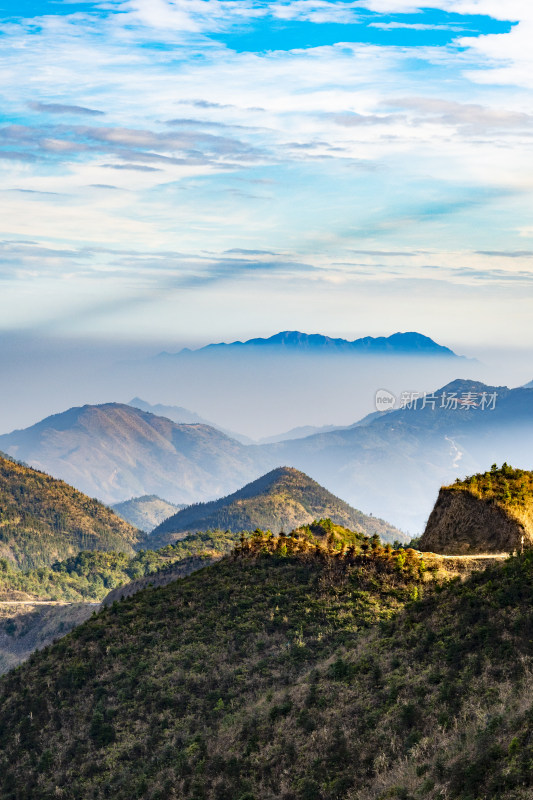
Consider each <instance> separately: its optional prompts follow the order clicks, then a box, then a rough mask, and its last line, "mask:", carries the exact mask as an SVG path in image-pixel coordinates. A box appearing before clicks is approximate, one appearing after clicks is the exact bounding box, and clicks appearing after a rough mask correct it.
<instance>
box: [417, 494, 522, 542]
mask: <svg viewBox="0 0 533 800" xmlns="http://www.w3.org/2000/svg"><path fill="white" fill-rule="evenodd" d="M528 523H529V524H528ZM522 537H524V544H525V545H526V546H528V545H529V546H533V525H531V523H530V521H529V514H526V513H525V512H524V510H523V509H520V510H517V511H510V510H509V509H507V508H505V507H503V506H502V505H500V504H498V503H495V502H494V501H493V500H491V499H486V498H479V497H475V496H474V495H473V494H470V493H469V492H467V491H464V489H462V488H455V487H446V488H443V489H441V490H440V492H439V496H438V499H437V502H436V503H435V507H434V508H433V511H432V512H431V514H430V517H429V519H428V522H427V525H426V529H425V531H424V534H423V535H422V537H421V539H420V542H419V544H418V547H419V549H420V550H424V551H432V552H435V553H448V554H454V555H469V554H472V553H510V552H513V551H515V550H520V549H521V547H522Z"/></svg>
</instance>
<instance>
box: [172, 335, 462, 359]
mask: <svg viewBox="0 0 533 800" xmlns="http://www.w3.org/2000/svg"><path fill="white" fill-rule="evenodd" d="M259 348H261V349H268V350H280V351H282V350H289V351H294V350H296V351H300V352H305V351H307V352H315V353H316V352H328V353H352V354H355V355H401V356H405V355H416V356H431V357H434V356H439V357H445V358H462V356H457V355H456V354H455V353H454V352H453V350H450V348H448V347H444V346H443V345H439V344H437V343H436V342H434V341H433V339H430V338H429V337H428V336H424V335H423V334H421V333H416V332H409V333H394V334H392V336H377V337H373V336H365V337H363V338H361V339H355V340H354V341H349V340H347V339H334V338H331V337H330V336H324V335H322V334H319V333H311V334H309V333H301V332H300V331H281V332H280V333H276V334H274V335H273V336H270V337H268V338H267V339H261V338H259V339H248V340H247V341H245V342H240V341H236V342H230V343H226V342H219V343H216V344H208V345H206V346H205V347H201V348H199V349H198V350H190V349H189V348H185V349H183V350H181V351H180V352H179V353H177V354H176V355H182V356H183V355H190V354H192V353H194V354H198V353H204V352H213V350H219V351H229V350H245V349H247V350H249V349H253V350H257V349H259ZM161 355H162V356H169V355H170V354H169V353H163V354H161Z"/></svg>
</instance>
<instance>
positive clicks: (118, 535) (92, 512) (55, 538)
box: [0, 457, 143, 569]
mask: <svg viewBox="0 0 533 800" xmlns="http://www.w3.org/2000/svg"><path fill="white" fill-rule="evenodd" d="M142 538H143V537H142V535H141V533H140V531H138V530H136V529H135V528H133V527H132V526H131V525H129V524H128V523H127V522H124V520H122V519H120V517H117V515H116V514H114V513H113V512H112V511H111V510H110V509H109V508H106V507H105V506H103V505H102V504H101V503H99V502H98V500H93V499H91V498H90V497H87V496H86V495H84V494H82V493H81V492H78V491H76V489H73V488H72V487H71V486H69V485H68V484H66V483H64V482H63V481H58V480H55V479H54V478H51V477H50V476H49V475H46V474H44V473H43V472H39V471H38V470H35V469H31V468H30V467H26V466H23V465H22V464H19V463H16V462H15V461H13V460H11V459H5V458H2V457H0V557H4V558H6V559H8V560H10V561H12V562H13V563H14V564H16V565H17V566H19V567H22V568H26V569H28V568H32V567H40V566H45V565H49V564H51V563H52V562H54V561H57V560H58V559H61V558H66V557H68V556H71V555H74V554H75V553H77V552H79V551H80V550H119V551H122V552H126V553H129V554H130V555H132V554H133V553H134V545H136V544H138V543H139V542H140V541H142Z"/></svg>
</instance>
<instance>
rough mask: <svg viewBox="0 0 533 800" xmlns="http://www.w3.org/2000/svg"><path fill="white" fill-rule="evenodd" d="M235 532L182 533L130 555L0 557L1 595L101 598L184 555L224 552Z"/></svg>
mask: <svg viewBox="0 0 533 800" xmlns="http://www.w3.org/2000/svg"><path fill="white" fill-rule="evenodd" d="M239 537H240V534H232V533H229V532H227V531H226V532H225V531H208V532H205V533H199V534H192V535H191V536H187V537H186V538H185V539H182V540H181V541H179V542H176V544H175V545H167V547H164V548H162V549H161V550H159V551H157V552H154V551H153V550H140V551H139V552H138V553H137V554H136V555H135V556H134V557H133V558H132V557H130V556H129V555H127V554H126V553H120V552H81V553H78V554H77V555H75V556H71V557H70V558H68V559H66V560H65V561H59V562H56V563H55V564H52V565H51V566H50V567H38V568H37V569H32V570H26V571H21V570H18V569H16V568H15V567H14V566H13V564H12V563H11V562H9V561H8V560H7V559H5V558H4V559H0V600H1V599H3V598H11V597H16V596H17V594H16V593H17V592H23V593H25V594H28V595H31V596H33V597H37V598H39V599H41V600H62V601H68V602H74V603H76V602H83V601H85V602H95V601H100V600H103V599H104V597H105V596H106V595H107V594H108V592H109V591H111V589H114V588H115V587H117V586H122V585H123V584H125V583H128V582H129V581H131V580H135V579H136V578H142V577H145V576H147V575H153V574H154V573H156V572H158V571H159V570H162V569H166V568H167V567H169V566H170V565H172V564H175V563H177V562H179V561H182V560H183V559H185V558H187V557H189V556H196V555H204V554H205V555H210V556H214V557H220V556H222V555H224V554H226V553H229V552H231V550H232V549H233V548H234V546H235V544H236V543H237V542H238V540H239Z"/></svg>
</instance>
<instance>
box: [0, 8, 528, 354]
mask: <svg viewBox="0 0 533 800" xmlns="http://www.w3.org/2000/svg"><path fill="white" fill-rule="evenodd" d="M532 39H533V4H532V3H531V2H530V0H506V2H502V0H424V2H423V3H422V4H419V3H418V2H416V0H356V1H355V2H349V1H348V2H339V1H334V0H331V1H327V0H288V1H287V2H281V1H280V2H264V1H263V0H174V1H171V0H106V1H105V2H89V3H76V2H67V1H66V0H65V1H64V2H60V0H55V1H54V0H0V92H1V104H0V171H1V180H0V205H1V207H0V333H1V335H2V337H3V342H4V345H3V347H4V349H5V348H9V347H11V343H12V342H14V341H17V342H18V343H19V344H18V345H17V346H20V342H26V341H32V340H37V339H38V340H40V341H43V340H49V341H54V342H60V341H63V342H66V343H68V342H71V341H73V340H76V341H87V342H90V341H94V342H99V343H105V342H114V343H116V344H117V346H118V345H122V344H124V343H128V342H137V343H143V346H146V347H148V348H149V347H150V346H152V345H153V347H154V349H155V350H157V348H159V347H160V346H164V349H173V348H176V347H177V346H178V345H189V344H199V345H200V344H205V343H207V342H209V341H221V340H223V341H231V340H234V339H243V338H249V337H252V336H261V335H263V336H268V335H271V334H273V333H275V332H276V331H278V330H293V329H298V330H303V331H307V332H320V333H326V334H328V335H331V336H345V337H347V338H350V339H353V338H357V337H358V336H363V335H388V334H391V333H394V332H395V331H398V330H403V331H405V330H417V331H420V332H422V333H424V334H426V335H429V336H432V337H433V338H435V339H436V340H437V341H439V342H440V343H442V344H446V345H448V346H453V347H455V348H456V349H459V350H460V352H464V353H466V354H467V355H472V356H475V355H477V354H478V351H479V349H480V348H491V347H499V348H505V347H516V346H520V347H523V348H524V349H525V350H527V348H530V347H531V346H532V345H533V326H532V325H531V322H530V319H531V295H532V290H533V216H532V209H533V157H532V144H533V138H532V135H533V124H532V122H533V93H532V88H533V51H532V49H531V41H532ZM17 337H18V338H17ZM13 353H15V350H13ZM16 353H17V354H19V350H16ZM13 357H14V356H13ZM17 357H18V355H17ZM22 357H23V356H22Z"/></svg>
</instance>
